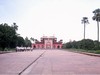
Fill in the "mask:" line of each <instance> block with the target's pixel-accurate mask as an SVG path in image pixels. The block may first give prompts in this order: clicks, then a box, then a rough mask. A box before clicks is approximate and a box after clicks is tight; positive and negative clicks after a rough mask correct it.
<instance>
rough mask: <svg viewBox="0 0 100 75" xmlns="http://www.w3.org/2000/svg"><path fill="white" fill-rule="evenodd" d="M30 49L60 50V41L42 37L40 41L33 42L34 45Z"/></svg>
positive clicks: (51, 37) (52, 37)
mask: <svg viewBox="0 0 100 75" xmlns="http://www.w3.org/2000/svg"><path fill="white" fill-rule="evenodd" d="M32 48H36V49H39V48H40V49H42V48H43V49H61V48H62V40H60V41H58V42H57V38H56V37H54V36H50V37H47V36H43V37H41V41H40V42H39V41H38V40H36V41H35V43H33V44H32Z"/></svg>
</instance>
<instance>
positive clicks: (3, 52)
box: [0, 51, 15, 54]
mask: <svg viewBox="0 0 100 75" xmlns="http://www.w3.org/2000/svg"><path fill="white" fill-rule="evenodd" d="M12 52H15V51H0V54H5V53H12Z"/></svg>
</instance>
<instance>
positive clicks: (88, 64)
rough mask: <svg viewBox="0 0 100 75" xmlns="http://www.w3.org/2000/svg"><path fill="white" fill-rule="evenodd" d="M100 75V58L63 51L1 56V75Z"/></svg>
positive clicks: (34, 51) (41, 51)
mask: <svg viewBox="0 0 100 75" xmlns="http://www.w3.org/2000/svg"><path fill="white" fill-rule="evenodd" d="M43 52H45V53H44V54H43V55H42V56H41V57H40V58H39V59H37V61H35V62H34V63H33V64H32V65H31V66H30V67H28V69H26V70H25V71H24V72H22V74H21V75H100V57H94V56H88V55H84V54H79V53H73V52H68V51H63V50H33V51H32V52H18V53H8V54H2V55H0V75H5V74H6V75H11V74H12V75H18V74H19V73H20V72H21V71H22V70H23V69H24V68H25V67H26V66H28V65H29V64H30V63H31V62H33V61H34V60H35V59H36V58H37V57H39V55H41V54H42V53H43Z"/></svg>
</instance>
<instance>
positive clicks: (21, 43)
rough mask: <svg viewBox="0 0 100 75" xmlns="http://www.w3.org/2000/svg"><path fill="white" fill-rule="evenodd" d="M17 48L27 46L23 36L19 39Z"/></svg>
mask: <svg viewBox="0 0 100 75" xmlns="http://www.w3.org/2000/svg"><path fill="white" fill-rule="evenodd" d="M17 46H19V47H21V46H25V40H24V38H23V37H21V36H18V37H17Z"/></svg>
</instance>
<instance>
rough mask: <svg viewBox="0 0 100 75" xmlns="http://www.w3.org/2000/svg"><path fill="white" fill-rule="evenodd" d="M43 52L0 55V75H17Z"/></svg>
mask: <svg viewBox="0 0 100 75" xmlns="http://www.w3.org/2000/svg"><path fill="white" fill-rule="evenodd" d="M43 52H44V50H42V51H39V50H37V51H36V50H34V51H26V52H14V53H6V54H0V75H18V74H19V73H20V72H21V71H23V70H24V69H25V68H26V67H27V66H28V65H29V64H30V63H32V62H33V61H34V60H35V59H36V58H38V57H39V56H40V55H41V54H42V53H43Z"/></svg>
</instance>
